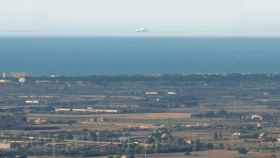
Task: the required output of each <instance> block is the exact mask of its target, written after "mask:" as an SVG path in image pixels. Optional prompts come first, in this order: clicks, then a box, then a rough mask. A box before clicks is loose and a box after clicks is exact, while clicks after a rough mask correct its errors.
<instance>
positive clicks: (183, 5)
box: [0, 0, 280, 36]
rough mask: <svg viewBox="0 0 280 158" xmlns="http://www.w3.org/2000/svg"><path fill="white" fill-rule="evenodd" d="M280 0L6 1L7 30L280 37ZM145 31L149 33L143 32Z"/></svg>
mask: <svg viewBox="0 0 280 158" xmlns="http://www.w3.org/2000/svg"><path fill="white" fill-rule="evenodd" d="M279 6H280V1H279V0H0V32H1V34H13V35H22V34H33V35H34V34H36V35H69V34H72V35H79V34H81V35H96V34H98V35H99V34H101V35H114V34H115V35H133V34H136V33H135V29H137V28H140V27H145V28H147V29H149V31H150V32H149V33H144V34H146V35H147V34H158V35H183V36H188V35H190V36H192V35H215V36H219V35H221V36H223V35H244V36H259V35H261V36H278V35H280V21H279V20H278V19H279V17H280V9H279ZM137 34H141V35H142V34H143V33H137Z"/></svg>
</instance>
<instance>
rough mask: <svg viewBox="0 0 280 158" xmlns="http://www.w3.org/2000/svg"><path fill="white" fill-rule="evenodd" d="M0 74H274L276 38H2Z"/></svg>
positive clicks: (279, 68) (279, 47) (279, 45)
mask: <svg viewBox="0 0 280 158" xmlns="http://www.w3.org/2000/svg"><path fill="white" fill-rule="evenodd" d="M0 72H29V73H32V74H33V75H35V76H41V75H50V74H56V75H64V76H83V75H134V74H145V75H149V74H150V75H153V74H197V73H279V72H280V38H247V37H244V38H241V37H240V38H227V37H224V38H222V37H221V38H214V37H213V38H210V37H209V38H202V37H201V38H196V37H193V38H187V37H1V38H0Z"/></svg>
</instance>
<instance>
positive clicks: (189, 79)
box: [0, 72, 280, 158]
mask: <svg viewBox="0 0 280 158" xmlns="http://www.w3.org/2000/svg"><path fill="white" fill-rule="evenodd" d="M279 105H280V74H189V75H184V74H177V75H176V74H174V75H158V74H157V75H117V76H106V75H93V76H72V77H69V76H68V77H67V76H59V75H49V76H32V75H31V74H29V73H24V72H20V73H17V72H15V73H12V72H3V73H0V157H1V158H2V157H3V158H16V157H17V158H26V157H31V158H47V157H63V158H67V157H71V158H73V157H75V158H76V157H77V158H78V157H98V158H134V157H135V158H160V157H164V158H194V157H196V158H216V157H217V156H219V157H220V158H238V157H245V158H246V157H250V158H252V157H254V158H255V157H256V158H276V157H280V152H279V151H280V150H279V149H280V122H279V119H280V106H279Z"/></svg>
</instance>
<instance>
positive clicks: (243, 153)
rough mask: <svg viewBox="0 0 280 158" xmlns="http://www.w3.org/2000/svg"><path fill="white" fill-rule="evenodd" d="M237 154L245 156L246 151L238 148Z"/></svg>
mask: <svg viewBox="0 0 280 158" xmlns="http://www.w3.org/2000/svg"><path fill="white" fill-rule="evenodd" d="M238 152H239V154H241V155H247V153H248V150H247V149H246V148H239V149H238Z"/></svg>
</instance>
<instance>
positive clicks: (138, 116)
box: [29, 112, 191, 120]
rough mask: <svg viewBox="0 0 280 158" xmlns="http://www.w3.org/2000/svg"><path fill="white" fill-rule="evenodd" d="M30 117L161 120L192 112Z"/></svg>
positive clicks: (186, 117) (40, 115) (184, 115)
mask: <svg viewBox="0 0 280 158" xmlns="http://www.w3.org/2000/svg"><path fill="white" fill-rule="evenodd" d="M29 117H30V118H37V117H43V118H92V117H103V118H104V119H128V120H161V119H188V118H191V114H190V113H182V112H181V113H179V112H169V113H143V114H139V113H135V114H87V115H82V114H69V115H68V114H30V115H29Z"/></svg>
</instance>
